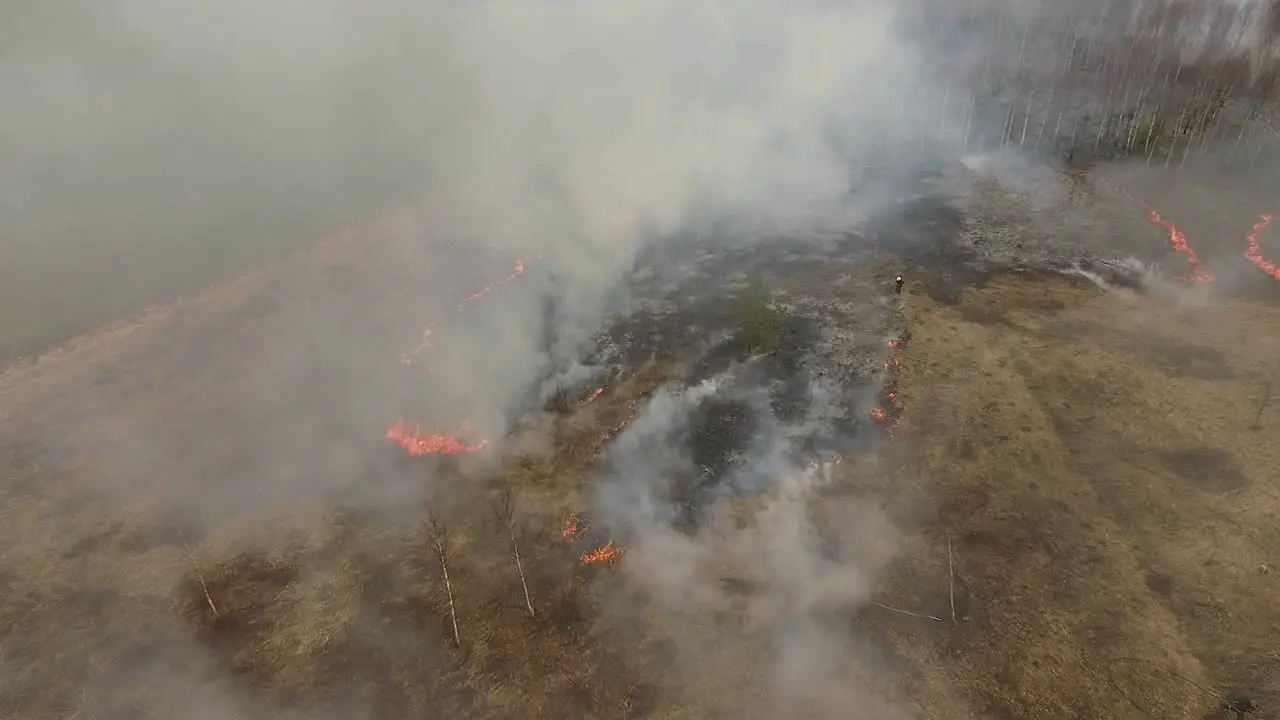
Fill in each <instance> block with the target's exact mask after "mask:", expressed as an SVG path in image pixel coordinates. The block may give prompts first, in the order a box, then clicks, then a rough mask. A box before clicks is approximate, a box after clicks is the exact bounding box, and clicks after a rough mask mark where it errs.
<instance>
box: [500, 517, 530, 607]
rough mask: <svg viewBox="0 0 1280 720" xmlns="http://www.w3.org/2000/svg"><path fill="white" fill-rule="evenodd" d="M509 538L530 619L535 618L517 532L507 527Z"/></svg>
mask: <svg viewBox="0 0 1280 720" xmlns="http://www.w3.org/2000/svg"><path fill="white" fill-rule="evenodd" d="M507 537H509V538H511V553H512V554H513V555H515V558H516V572H517V573H519V574H520V587H521V588H523V589H524V606H525V607H526V608H528V609H529V617H533V616H534V613H533V599H532V598H530V597H529V583H528V582H526V581H525V579H524V563H522V562H521V561H520V545H519V544H517V543H516V532H515V530H513V529H512V528H511V526H510V525H508V526H507Z"/></svg>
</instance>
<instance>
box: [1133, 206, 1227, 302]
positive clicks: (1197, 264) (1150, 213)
mask: <svg viewBox="0 0 1280 720" xmlns="http://www.w3.org/2000/svg"><path fill="white" fill-rule="evenodd" d="M1139 202H1141V201H1139ZM1142 207H1143V209H1145V210H1146V211H1147V219H1148V220H1150V221H1151V222H1153V223H1155V224H1157V225H1159V226H1160V227H1162V228H1164V229H1165V230H1167V231H1168V232H1169V244H1170V245H1172V246H1173V249H1174V250H1176V251H1177V252H1179V253H1181V254H1183V255H1185V256H1186V257H1187V271H1188V275H1187V279H1188V280H1190V281H1191V282H1196V283H1207V282H1213V275H1210V274H1209V271H1208V270H1207V269H1205V267H1204V263H1203V262H1201V261H1200V256H1198V255H1196V251H1195V250H1192V249H1191V245H1190V244H1188V243H1187V234H1186V233H1184V232H1182V231H1181V230H1179V229H1178V226H1177V225H1174V224H1173V223H1171V222H1169V221H1168V220H1165V219H1164V218H1163V217H1161V216H1160V213H1159V212H1157V211H1156V209H1155V208H1153V207H1151V206H1150V205H1148V204H1146V203H1145V202H1144V203H1142Z"/></svg>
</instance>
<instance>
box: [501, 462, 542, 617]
mask: <svg viewBox="0 0 1280 720" xmlns="http://www.w3.org/2000/svg"><path fill="white" fill-rule="evenodd" d="M493 512H494V514H495V515H496V516H497V517H498V522H499V523H501V524H502V529H503V530H505V531H506V533H507V539H508V540H510V541H511V557H512V558H514V559H515V563H516V573H517V574H518V575H519V576H520V588H521V589H522V590H524V606H525V607H526V608H527V609H528V610H529V617H533V616H534V612H533V599H532V598H531V597H530V595H529V583H528V581H527V580H525V576H524V563H523V562H522V561H521V560H520V543H518V542H516V496H515V490H514V489H512V487H511V486H510V485H505V486H503V488H502V492H501V494H499V496H498V501H497V503H496V504H495V505H494V508H493Z"/></svg>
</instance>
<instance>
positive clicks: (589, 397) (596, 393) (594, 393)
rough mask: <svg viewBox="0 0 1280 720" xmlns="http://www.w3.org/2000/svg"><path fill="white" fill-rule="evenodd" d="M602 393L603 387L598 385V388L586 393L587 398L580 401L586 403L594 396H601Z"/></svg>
mask: <svg viewBox="0 0 1280 720" xmlns="http://www.w3.org/2000/svg"><path fill="white" fill-rule="evenodd" d="M603 394H604V387H603V386H601V387H598V388H596V389H595V391H594V392H592V393H591V394H590V395H588V396H587V399H586V400H583V401H582V404H583V405H586V404H587V403H589V402H591V401H593V400H595V399H596V398H598V397H600V396H601V395H603Z"/></svg>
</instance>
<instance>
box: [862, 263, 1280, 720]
mask: <svg viewBox="0 0 1280 720" xmlns="http://www.w3.org/2000/svg"><path fill="white" fill-rule="evenodd" d="M1047 299H1052V302H1047ZM975 306H978V307H983V308H987V309H986V310H983V311H981V312H976V314H977V315H981V316H986V315H989V314H990V313H991V312H992V311H993V310H992V309H997V308H998V311H999V314H1000V315H1001V317H1002V318H1003V319H1002V322H1000V323H982V322H974V321H970V320H966V319H965V318H966V316H972V315H974V314H975V313H974V312H967V309H969V308H972V307H975ZM906 314H907V319H908V322H909V323H910V324H911V327H912V331H913V338H912V341H911V343H910V344H909V345H908V346H907V347H906V348H905V350H904V352H903V355H902V363H901V367H902V380H903V382H902V388H901V391H900V392H901V396H902V398H903V399H904V400H905V402H906V404H907V407H908V411H907V412H906V413H905V414H904V415H903V417H902V422H901V427H900V431H899V437H900V440H901V442H900V443H899V444H896V447H898V448H899V450H900V451H901V453H902V460H903V464H902V465H901V467H900V468H899V469H897V470H896V471H895V472H893V473H892V475H891V477H889V478H886V480H885V484H884V489H885V492H886V498H887V500H888V502H889V504H890V507H892V508H893V510H894V513H895V514H896V515H897V516H898V517H899V518H900V520H901V522H902V523H903V525H905V526H907V527H914V528H916V535H915V537H914V539H913V540H912V541H911V542H910V543H909V544H908V547H907V548H906V549H905V551H904V552H903V554H902V558H903V559H902V560H901V561H900V562H899V563H898V564H897V566H896V567H895V568H894V569H893V571H892V572H891V574H890V578H889V581H888V583H887V587H886V588H885V591H886V593H887V594H888V595H889V596H892V597H894V598H896V601H897V603H899V604H900V605H902V606H904V607H911V608H914V609H916V610H917V611H918V612H919V613H922V614H927V615H934V616H937V617H939V618H944V619H945V621H944V622H940V623H935V622H931V621H927V620H925V621H921V620H919V619H918V618H913V617H909V616H901V615H894V616H892V617H888V618H884V617H877V625H876V627H877V628H879V629H878V630H877V632H878V633H879V634H880V635H881V636H882V637H883V639H884V642H885V643H886V645H887V646H888V647H889V648H891V653H892V655H893V656H894V657H895V658H896V659H897V661H898V662H899V663H900V664H901V666H902V667H903V668H904V671H905V672H904V677H906V678H908V680H907V682H906V685H905V687H904V694H905V695H906V696H908V697H910V698H911V700H910V702H912V703H913V704H914V705H915V707H917V708H919V711H920V713H919V716H920V717H925V718H929V717H938V718H941V717H1161V718H1165V717H1167V718H1179V717H1185V718H1197V719H1198V718H1205V717H1233V715H1231V714H1230V713H1227V712H1222V711H1221V707H1222V706H1223V705H1224V704H1225V703H1226V702H1228V701H1230V702H1238V703H1240V704H1239V705H1238V706H1239V707H1245V706H1246V705H1245V704H1244V703H1246V702H1254V703H1256V704H1257V706H1258V707H1259V708H1260V709H1262V710H1263V711H1264V712H1275V711H1276V709H1277V708H1280V675H1277V673H1275V672H1274V663H1275V655H1274V649H1273V647H1272V644H1273V643H1272V642H1271V641H1270V639H1269V638H1270V636H1271V635H1272V634H1273V632H1274V628H1275V626H1276V623H1277V622H1280V610H1278V609H1277V607H1278V606H1277V605H1276V603H1275V602H1274V596H1275V592H1276V589H1275V582H1276V577H1277V575H1276V574H1275V573H1274V572H1271V571H1270V568H1271V567H1273V566H1274V563H1275V560H1274V557H1275V553H1276V552H1278V551H1280V533H1278V532H1277V525H1276V523H1275V521H1274V517H1275V513H1276V512H1277V509H1278V508H1280V505H1277V496H1276V494H1275V490H1274V487H1273V486H1272V485H1273V483H1271V481H1270V479H1271V478H1272V477H1273V476H1274V473H1273V472H1272V468H1274V467H1276V466H1277V464H1278V463H1280V443H1278V442H1276V441H1275V440H1274V439H1273V438H1274V436H1275V433H1274V432H1271V433H1267V432H1257V431H1253V430H1250V426H1251V423H1252V421H1253V417H1254V415H1255V412H1256V411H1257V408H1258V402H1259V397H1260V395H1261V393H1262V386H1263V383H1262V377H1263V376H1264V375H1265V372H1264V371H1265V370H1266V369H1267V368H1268V367H1271V366H1273V365H1274V362H1275V361H1274V359H1275V358H1276V357H1280V309H1277V308H1276V307H1271V306H1259V305H1252V304H1247V303H1244V302H1224V303H1222V304H1219V305H1213V306H1209V307H1199V308H1194V309H1192V308H1188V309H1172V304H1171V303H1169V302H1167V301H1162V300H1160V299H1156V298H1144V297H1141V296H1132V297H1127V298H1124V297H1120V296H1110V295H1104V294H1101V293H1099V292H1098V291H1097V290H1096V289H1093V288H1089V287H1087V286H1085V285H1081V284H1078V283H1073V282H1070V281H1067V280H1056V281H1055V280H1051V281H1044V280H1034V281H1033V280H1028V279H1023V278H1015V277H1009V278H1001V279H997V280H994V281H993V282H991V283H990V284H989V285H988V286H987V287H985V288H984V289H982V290H977V291H971V292H969V293H967V294H965V295H964V296H963V297H962V299H961V302H960V304H959V305H958V306H957V307H955V308H947V307H942V306H939V305H937V304H935V303H934V302H932V301H930V300H929V299H928V298H927V297H924V296H921V295H912V296H910V297H909V300H908V303H907V311H906ZM1136 329H1141V335H1142V337H1144V338H1164V339H1165V340H1166V344H1168V343H1172V342H1174V341H1176V342H1177V343H1180V345H1178V346H1179V347H1201V346H1203V347H1204V348H1205V349H1207V350H1212V351H1213V352H1214V353H1215V354H1218V355H1220V356H1221V357H1222V358H1224V362H1225V363H1226V364H1227V365H1228V367H1229V370H1230V371H1229V372H1222V373H1218V374H1216V375H1210V376H1206V375H1205V374H1203V373H1199V372H1180V371H1179V370H1178V368H1177V366H1176V364H1173V363H1174V359H1172V358H1171V359H1170V360H1169V361H1167V362H1162V363H1154V362H1152V361H1151V356H1150V354H1149V348H1148V347H1147V346H1148V344H1149V343H1148V342H1146V341H1144V340H1141V339H1139V338H1138V336H1137V335H1135V334H1134V333H1135V330H1136ZM1119 336H1123V337H1129V338H1132V339H1131V340H1130V341H1129V342H1127V343H1118V342H1117V341H1116V338H1117V337H1119ZM1178 356H1179V357H1181V358H1182V359H1183V361H1184V362H1186V363H1190V364H1194V363H1196V362H1198V360H1197V357H1196V354H1195V353H1190V352H1182V353H1179V354H1178ZM1264 417H1265V414H1264ZM1275 422H1276V420H1274V419H1273V420H1265V419H1264V421H1263V426H1264V427H1274V426H1275ZM922 498H928V499H929V506H928V508H927V509H926V508H922V507H921V499H922ZM949 548H950V549H951V550H952V555H951V556H950V557H949V553H948V550H949ZM949 562H954V582H953V584H952V587H951V590H950V593H949V592H948V564H949ZM949 595H950V598H949V597H948V596H949ZM952 607H954V608H956V613H957V621H956V624H955V625H954V626H953V625H952V622H951V612H952V610H951V608H952ZM1201 688H1203V690H1202V689H1201ZM962 708H963V710H962Z"/></svg>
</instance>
